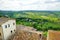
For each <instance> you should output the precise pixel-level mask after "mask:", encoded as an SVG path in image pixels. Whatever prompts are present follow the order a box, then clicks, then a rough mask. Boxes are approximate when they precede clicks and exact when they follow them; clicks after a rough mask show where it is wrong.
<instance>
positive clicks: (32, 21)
mask: <svg viewBox="0 0 60 40" xmlns="http://www.w3.org/2000/svg"><path fill="white" fill-rule="evenodd" d="M0 16H4V17H10V18H15V19H16V22H17V24H22V25H26V26H32V27H34V28H36V29H37V30H42V31H47V30H60V11H0Z"/></svg>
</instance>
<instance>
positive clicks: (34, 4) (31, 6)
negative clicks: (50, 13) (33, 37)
mask: <svg viewBox="0 0 60 40" xmlns="http://www.w3.org/2000/svg"><path fill="white" fill-rule="evenodd" d="M58 1H59V0H0V10H60V2H58Z"/></svg>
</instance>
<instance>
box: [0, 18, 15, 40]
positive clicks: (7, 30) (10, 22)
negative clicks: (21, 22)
mask: <svg viewBox="0 0 60 40" xmlns="http://www.w3.org/2000/svg"><path fill="white" fill-rule="evenodd" d="M15 31H16V21H15V20H14V19H10V18H3V17H1V18H0V40H7V38H8V37H9V36H11V35H12V34H14V33H15Z"/></svg>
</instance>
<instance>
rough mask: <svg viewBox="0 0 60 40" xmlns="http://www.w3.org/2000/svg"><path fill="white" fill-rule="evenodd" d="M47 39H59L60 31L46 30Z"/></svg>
mask: <svg viewBox="0 0 60 40" xmlns="http://www.w3.org/2000/svg"><path fill="white" fill-rule="evenodd" d="M47 40H60V31H53V30H49V31H48V36H47Z"/></svg>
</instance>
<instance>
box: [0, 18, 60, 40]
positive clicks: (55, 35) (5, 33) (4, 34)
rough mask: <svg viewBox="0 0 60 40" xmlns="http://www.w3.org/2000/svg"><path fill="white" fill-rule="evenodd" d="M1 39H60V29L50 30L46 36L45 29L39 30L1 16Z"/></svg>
mask: <svg viewBox="0 0 60 40" xmlns="http://www.w3.org/2000/svg"><path fill="white" fill-rule="evenodd" d="M26 20H27V21H32V20H31V19H26ZM0 40H60V31H54V30H48V33H47V37H45V36H44V35H43V31H37V30H36V29H35V28H33V27H29V26H24V25H16V20H15V19H11V18H5V17H1V18H0Z"/></svg>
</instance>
